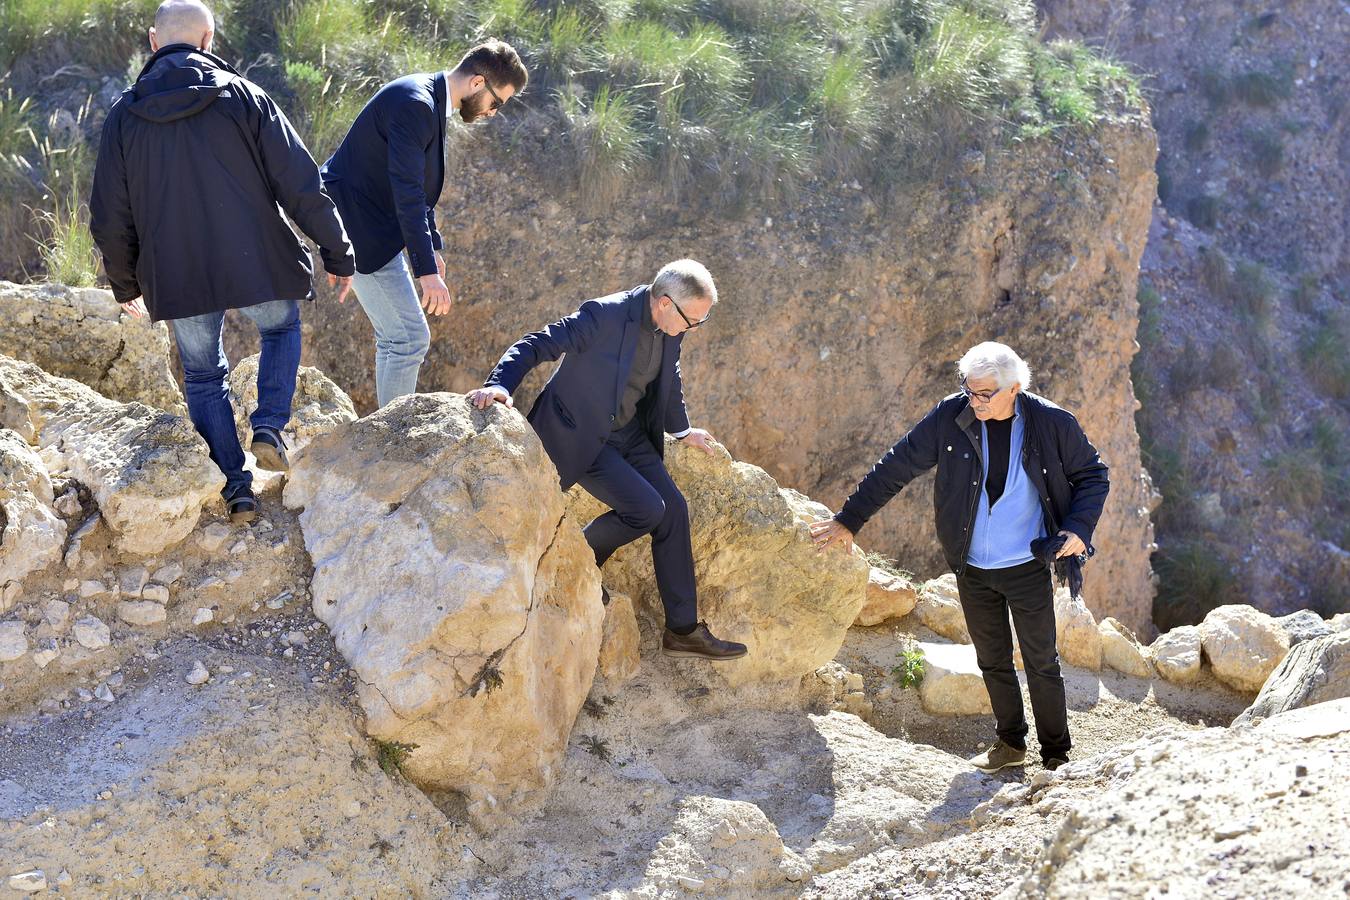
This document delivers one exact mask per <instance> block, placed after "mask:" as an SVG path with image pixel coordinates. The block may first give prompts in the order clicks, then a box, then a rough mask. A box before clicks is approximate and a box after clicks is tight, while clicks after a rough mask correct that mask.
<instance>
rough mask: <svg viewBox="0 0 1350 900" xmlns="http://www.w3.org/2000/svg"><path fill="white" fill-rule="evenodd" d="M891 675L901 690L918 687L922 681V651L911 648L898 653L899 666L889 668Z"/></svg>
mask: <svg viewBox="0 0 1350 900" xmlns="http://www.w3.org/2000/svg"><path fill="white" fill-rule="evenodd" d="M891 675H892V676H893V677H894V678H895V680H896V682H897V683H898V684H899V685H900V686H901V687H902V688H911V687H918V686H919V683H920V682H922V681H923V650H921V649H920V648H918V647H911V648H909V649H907V650H902V651H901V652H900V664H899V665H898V666H894V667H892V668H891Z"/></svg>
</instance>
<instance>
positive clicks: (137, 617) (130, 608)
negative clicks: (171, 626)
mask: <svg viewBox="0 0 1350 900" xmlns="http://www.w3.org/2000/svg"><path fill="white" fill-rule="evenodd" d="M117 617H118V618H119V619H121V620H122V621H123V622H126V623H127V624H128V625H141V626H145V625H155V624H158V623H160V622H163V621H164V620H165V619H167V618H168V613H166V612H165V611H164V607H163V606H161V605H160V604H158V603H156V602H155V601H153V600H123V601H122V602H121V603H118V604H117Z"/></svg>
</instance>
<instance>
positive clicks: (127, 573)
mask: <svg viewBox="0 0 1350 900" xmlns="http://www.w3.org/2000/svg"><path fill="white" fill-rule="evenodd" d="M149 578H150V573H149V572H147V571H146V570H145V566H136V567H135V568H131V569H123V570H122V572H121V574H120V575H118V577H117V588H118V590H120V591H121V592H122V596H123V597H132V598H136V597H139V596H141V589H142V588H144V587H145V582H146V581H147V580H148V579H149Z"/></svg>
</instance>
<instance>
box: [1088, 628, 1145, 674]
mask: <svg viewBox="0 0 1350 900" xmlns="http://www.w3.org/2000/svg"><path fill="white" fill-rule="evenodd" d="M1097 632H1098V634H1100V635H1101V638H1102V661H1103V662H1104V663H1106V664H1107V665H1108V666H1110V667H1111V668H1113V669H1115V670H1116V671H1117V672H1122V673H1124V674H1126V675H1132V676H1134V677H1135V678H1152V677H1153V665H1152V663H1150V662H1149V661H1148V651H1147V650H1146V649H1144V648H1143V647H1142V646H1140V644H1139V641H1138V639H1136V638H1135V636H1134V632H1132V631H1130V629H1128V628H1126V627H1125V626H1124V625H1122V624H1120V622H1117V621H1116V620H1115V619H1113V618H1112V617H1111V616H1107V617H1106V618H1105V619H1102V621H1101V624H1100V625H1098V626H1097Z"/></svg>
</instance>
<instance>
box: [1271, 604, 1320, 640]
mask: <svg viewBox="0 0 1350 900" xmlns="http://www.w3.org/2000/svg"><path fill="white" fill-rule="evenodd" d="M1275 624H1277V625H1279V626H1280V627H1281V628H1283V629H1284V633H1285V634H1287V635H1289V646H1291V647H1293V646H1296V645H1298V644H1301V643H1303V642H1304V641H1315V640H1317V639H1318V638H1320V637H1326V636H1327V635H1329V634H1331V633H1332V628H1331V626H1330V625H1328V624H1327V623H1326V622H1325V621H1324V620H1323V619H1322V617H1321V616H1319V615H1318V614H1317V613H1315V612H1313V611H1312V610H1310V609H1300V610H1299V611H1298V612H1296V613H1293V614H1291V615H1287V616H1281V617H1280V618H1278V619H1276V620H1275Z"/></svg>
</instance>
